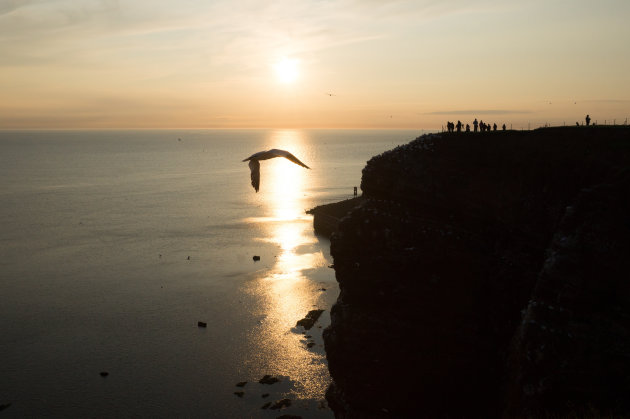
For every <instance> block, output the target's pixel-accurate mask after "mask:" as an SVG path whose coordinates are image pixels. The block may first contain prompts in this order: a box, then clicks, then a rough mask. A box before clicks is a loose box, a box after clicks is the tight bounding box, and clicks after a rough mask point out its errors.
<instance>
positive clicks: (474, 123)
mask: <svg viewBox="0 0 630 419" xmlns="http://www.w3.org/2000/svg"><path fill="white" fill-rule="evenodd" d="M473 126H474V127H475V132H477V127H478V126H479V122H477V118H475V120H474V121H473Z"/></svg>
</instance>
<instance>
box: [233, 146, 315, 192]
mask: <svg viewBox="0 0 630 419" xmlns="http://www.w3.org/2000/svg"><path fill="white" fill-rule="evenodd" d="M274 157H284V158H285V159H288V160H291V161H292V162H293V163H295V164H297V165H300V166H302V167H306V168H307V169H310V167H308V166H307V165H305V164H304V163H302V162H301V161H300V160H299V159H298V158H297V157H295V156H294V155H293V154H291V153H289V152H288V151H286V150H278V149H277V148H273V149H271V150H267V151H259V152H258V153H254V154H252V155H251V156H249V157H248V158H246V159H245V160H243V161H247V160H249V170H250V171H251V177H252V186H253V187H254V189H256V192H258V189H259V188H260V160H269V159H273V158H274Z"/></svg>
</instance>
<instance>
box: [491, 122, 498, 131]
mask: <svg viewBox="0 0 630 419" xmlns="http://www.w3.org/2000/svg"><path fill="white" fill-rule="evenodd" d="M496 130H497V123H496V122H495V123H494V125H492V131H496Z"/></svg>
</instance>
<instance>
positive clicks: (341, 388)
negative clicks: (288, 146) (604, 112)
mask: <svg viewBox="0 0 630 419" xmlns="http://www.w3.org/2000/svg"><path fill="white" fill-rule="evenodd" d="M629 162H630V129H628V128H627V127H588V128H586V127H581V128H578V127H571V128H545V129H539V130H535V131H525V132H514V131H507V132H488V133H478V134H477V133H475V134H473V133H470V134H464V133H461V134H446V133H444V134H433V135H426V136H423V137H420V138H418V139H416V140H414V141H412V142H411V143H409V144H407V145H405V146H401V147H398V148H396V149H394V150H391V151H389V152H386V153H384V154H382V155H380V156H376V157H374V158H372V159H371V160H370V161H369V162H368V163H367V165H366V167H365V168H364V169H363V178H362V182H361V188H362V190H363V199H362V200H361V202H360V205H359V206H358V207H356V208H355V209H354V210H352V211H351V212H350V213H349V214H348V215H347V216H346V217H344V218H343V219H342V220H341V221H340V222H339V225H338V229H337V232H336V233H334V234H333V235H332V238H331V254H332V256H333V258H334V266H335V271H336V276H337V280H338V282H339V286H340V295H339V298H338V300H337V302H336V304H335V305H334V307H333V308H332V311H331V319H332V322H331V325H330V326H329V327H328V328H327V330H326V331H325V333H324V339H325V345H326V353H327V357H328V362H329V369H330V373H331V376H332V377H333V384H332V385H331V387H330V388H329V391H328V394H327V398H328V401H329V404H330V405H331V407H332V408H333V410H334V411H335V414H336V416H337V417H339V418H363V417H412V416H413V417H487V418H491V417H504V416H505V417H531V416H538V415H570V414H579V415H582V414H590V413H593V412H596V413H597V414H630V399H628V398H627V394H629V392H630V378H629V377H630V362H628V361H629V360H630V281H628V280H627V278H629V277H630V276H629V275H628V272H629V269H628V268H629V267H630V266H629V262H628V259H629V258H628V255H630V217H629V216H628V214H630V198H629V197H630V194H629V192H630V171H629V170H628V167H630V165H629Z"/></svg>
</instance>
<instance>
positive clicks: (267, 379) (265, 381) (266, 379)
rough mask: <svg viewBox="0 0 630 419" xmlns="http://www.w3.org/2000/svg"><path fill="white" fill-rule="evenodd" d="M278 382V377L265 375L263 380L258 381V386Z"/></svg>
mask: <svg viewBox="0 0 630 419" xmlns="http://www.w3.org/2000/svg"><path fill="white" fill-rule="evenodd" d="M278 381H280V379H279V378H278V377H274V376H272V375H265V376H264V377H263V378H261V379H260V380H258V382H259V383H260V384H275V383H277V382H278Z"/></svg>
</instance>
